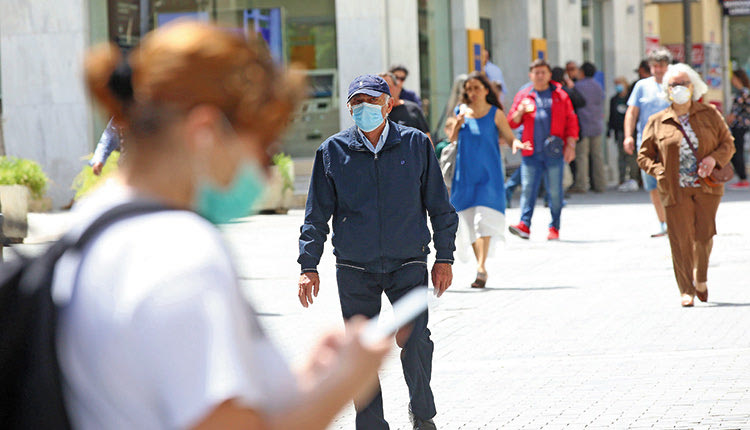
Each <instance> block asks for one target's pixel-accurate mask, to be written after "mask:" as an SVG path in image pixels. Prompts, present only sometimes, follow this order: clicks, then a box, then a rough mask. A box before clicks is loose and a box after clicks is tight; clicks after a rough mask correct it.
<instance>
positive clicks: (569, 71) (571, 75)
mask: <svg viewBox="0 0 750 430" xmlns="http://www.w3.org/2000/svg"><path fill="white" fill-rule="evenodd" d="M565 76H566V77H567V79H568V81H567V82H566V83H567V85H568V86H569V87H573V86H575V83H576V82H578V80H579V79H581V78H582V77H583V76H582V74H581V69H579V68H578V64H577V63H576V62H575V61H573V60H570V61H568V62H567V63H565Z"/></svg>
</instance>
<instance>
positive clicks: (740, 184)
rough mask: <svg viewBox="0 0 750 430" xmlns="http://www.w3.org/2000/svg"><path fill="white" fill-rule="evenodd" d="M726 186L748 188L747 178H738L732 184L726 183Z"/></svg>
mask: <svg viewBox="0 0 750 430" xmlns="http://www.w3.org/2000/svg"><path fill="white" fill-rule="evenodd" d="M727 188H729V189H730V190H747V189H750V182H748V181H747V179H744V180H739V181H737V182H735V183H734V184H729V185H727Z"/></svg>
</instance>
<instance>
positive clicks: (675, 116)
mask: <svg viewBox="0 0 750 430" xmlns="http://www.w3.org/2000/svg"><path fill="white" fill-rule="evenodd" d="M662 85H663V86H664V93H665V96H666V97H667V98H668V99H669V100H670V101H671V102H672V105H671V106H670V107H668V108H667V109H665V110H663V111H661V112H659V113H657V114H654V115H652V116H651V118H650V119H649V121H648V124H647V125H646V128H645V130H644V132H643V144H642V146H641V149H640V151H638V165H639V166H640V167H641V168H642V169H643V170H645V171H646V173H648V174H650V175H652V176H654V177H656V179H657V190H658V191H659V196H660V198H661V202H662V203H663V204H664V207H665V208H666V212H667V233H668V236H669V244H670V246H671V248H672V264H673V266H674V274H675V278H676V279H677V286H678V287H679V289H680V294H681V295H682V298H681V300H682V306H684V307H690V306H693V298H694V297H695V296H698V299H699V300H701V301H703V302H705V301H706V300H708V286H707V284H706V281H707V272H708V258H709V256H710V255H711V248H712V246H713V236H714V235H715V234H716V211H717V209H718V207H719V201H720V200H721V196H722V195H723V194H724V186H723V185H716V184H713V185H714V186H711V185H709V183H708V182H707V180H706V177H708V176H710V174H711V172H712V170H713V169H714V167H718V166H725V165H726V164H727V163H729V161H730V159H731V158H732V154H734V151H735V149H734V143H733V140H732V134H731V133H730V132H729V128H728V127H727V125H726V123H725V122H724V119H723V118H722V116H721V114H720V113H719V112H718V111H717V110H716V109H715V108H714V107H713V106H711V105H708V104H704V103H701V102H699V101H698V100H699V99H700V98H701V97H703V95H704V94H705V93H706V91H707V90H708V88H707V87H706V84H705V83H704V82H703V81H702V80H701V78H700V76H699V75H698V74H697V73H696V72H695V71H694V70H693V69H692V68H690V66H688V65H686V64H674V65H671V66H669V69H668V70H667V73H666V75H665V76H664V79H663V84H662ZM688 139H689V141H688ZM691 144H692V148H691Z"/></svg>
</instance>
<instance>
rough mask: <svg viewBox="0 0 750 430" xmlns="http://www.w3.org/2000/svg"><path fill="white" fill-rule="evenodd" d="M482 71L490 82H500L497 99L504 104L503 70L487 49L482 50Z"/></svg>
mask: <svg viewBox="0 0 750 430" xmlns="http://www.w3.org/2000/svg"><path fill="white" fill-rule="evenodd" d="M482 71H483V72H484V75H485V76H487V79H488V80H489V81H490V82H498V83H499V84H500V85H499V89H500V95H499V97H498V98H497V99H498V101H499V102H500V105H502V104H503V103H504V100H505V79H504V78H503V71H502V70H500V67H498V65H497V64H495V63H493V62H492V58H491V56H490V51H488V50H487V49H483V50H482Z"/></svg>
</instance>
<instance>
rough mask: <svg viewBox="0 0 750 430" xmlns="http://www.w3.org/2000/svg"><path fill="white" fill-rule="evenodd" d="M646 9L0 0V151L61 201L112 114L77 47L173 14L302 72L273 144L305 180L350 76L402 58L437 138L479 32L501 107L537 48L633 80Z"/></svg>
mask: <svg viewBox="0 0 750 430" xmlns="http://www.w3.org/2000/svg"><path fill="white" fill-rule="evenodd" d="M642 16H643V11H642V2H641V1H640V0H504V1H494V0H378V1H371V0H106V1H105V0H7V1H2V2H0V42H2V43H0V52H2V55H0V64H1V65H2V67H1V68H0V76H2V81H1V82H2V85H1V87H0V88H1V90H0V91H2V92H1V94H2V97H3V99H2V100H3V134H4V137H5V146H6V152H7V153H8V154H11V155H16V156H20V157H27V158H32V159H35V160H38V161H40V162H41V163H42V165H43V166H44V168H45V170H46V171H47V172H48V173H49V175H50V176H51V177H52V179H53V181H54V183H53V185H52V187H51V188H50V192H49V193H50V195H51V197H52V198H53V201H54V204H55V205H56V206H60V205H62V204H65V203H67V202H68V201H69V200H70V198H71V196H72V191H71V190H70V189H69V186H70V183H71V181H72V179H73V177H74V176H75V174H76V173H77V172H78V171H79V170H80V169H81V166H82V165H83V161H82V160H81V157H83V156H84V155H85V154H87V153H90V152H91V151H92V150H93V148H94V146H95V144H96V142H97V140H98V138H99V135H100V133H101V131H102V130H103V128H104V124H105V122H106V120H107V118H102V117H101V115H100V114H98V113H97V112H96V110H95V108H94V107H93V106H92V105H91V103H90V101H89V100H88V99H87V97H86V94H85V91H84V88H83V84H82V80H81V63H82V59H83V54H84V52H85V50H86V49H87V48H88V47H89V46H92V45H94V44H97V43H101V42H105V41H114V42H116V43H117V44H118V45H119V46H120V47H121V48H122V49H123V51H127V50H128V49H131V48H132V47H133V46H135V45H136V44H137V43H138V41H139V40H140V38H141V37H142V36H143V35H144V34H145V33H146V32H148V31H150V30H152V29H154V28H158V27H160V26H162V25H166V24H168V23H169V22H170V21H173V20H175V19H179V18H188V19H196V20H205V21H220V22H221V23H223V24H224V25H227V26H229V27H231V28H234V29H236V31H238V32H242V33H243V34H248V33H256V34H258V35H259V37H262V38H263V39H264V40H266V42H267V43H268V45H269V48H270V50H271V52H272V54H273V56H274V57H275V58H276V59H277V61H279V62H280V63H282V64H285V65H291V64H294V65H295V66H296V67H298V68H301V69H302V70H303V72H304V73H305V74H306V75H307V78H308V81H309V82H310V90H309V92H308V94H307V97H306V99H305V101H304V102H303V104H302V106H301V107H300V109H299V110H298V111H297V112H296V113H295V115H294V117H293V119H292V123H291V126H290V129H289V131H288V133H286V135H285V136H284V137H283V138H282V150H283V151H284V152H287V153H289V154H290V155H292V156H293V157H294V158H295V160H297V161H299V163H297V165H298V166H301V167H302V168H301V169H298V174H302V175H304V174H305V168H304V166H305V163H308V162H309V160H310V159H311V158H312V156H313V155H314V151H315V149H316V148H317V147H318V146H319V145H320V143H321V142H322V140H324V139H325V138H326V137H328V136H329V135H331V134H334V133H336V132H338V131H339V130H341V129H342V128H345V127H348V126H350V125H351V124H352V121H351V118H350V115H349V112H348V110H347V109H346V106H345V99H344V98H343V97H342V95H345V94H346V89H347V88H346V87H347V85H348V83H349V81H350V80H351V79H353V78H354V77H355V76H357V75H359V74H362V73H378V72H382V71H385V70H387V69H388V68H389V67H390V66H391V65H394V64H402V65H404V66H406V67H407V68H408V69H409V72H410V74H409V77H408V79H407V81H406V82H405V87H407V88H409V89H412V90H415V91H417V93H419V94H420V95H421V97H422V99H423V102H424V103H423V104H424V110H425V114H426V116H427V118H428V120H429V122H430V125H431V128H432V130H433V134H435V135H437V137H439V135H440V134H441V133H440V128H441V122H442V119H443V118H444V116H445V114H446V111H448V110H449V109H450V107H449V106H447V103H448V99H449V97H450V91H451V86H452V84H453V80H454V78H455V77H456V76H457V75H458V74H461V73H466V72H468V71H470V70H471V69H472V68H473V67H475V65H476V56H474V57H472V55H470V54H472V52H476V49H477V43H476V39H472V38H471V37H472V36H476V34H477V31H478V30H482V33H481V34H482V38H483V40H481V42H480V44H481V45H483V46H484V47H486V48H487V49H488V50H489V51H490V53H491V56H492V60H493V62H494V63H495V64H497V65H499V66H500V68H501V69H502V71H503V74H504V77H505V82H506V87H507V88H506V93H507V96H506V103H510V101H511V99H512V96H513V95H514V94H515V92H516V91H517V90H518V89H519V88H520V87H521V86H522V85H523V84H524V83H525V82H526V81H527V80H528V64H529V62H530V61H531V59H532V58H534V57H536V56H538V55H542V54H540V53H541V52H543V55H544V56H546V58H547V59H548V60H549V61H550V62H551V63H552V64H556V65H562V64H564V63H565V61H567V60H573V61H576V62H578V63H580V62H582V61H586V60H588V61H594V62H595V63H596V64H597V66H598V67H599V68H600V69H601V70H603V72H604V74H605V82H607V83H608V82H611V81H612V79H613V78H614V77H615V76H618V75H624V76H626V77H628V78H629V79H633V78H634V77H635V75H634V73H633V69H634V67H635V65H637V64H638V62H639V61H640V59H641V57H642V54H643V51H644V46H643V42H642V41H643V37H640V36H639V35H640V34H642ZM472 43H474V45H472ZM539 43H541V45H540V44H539ZM532 46H533V47H535V49H536V48H538V47H539V46H544V49H543V50H539V49H536V50H532ZM608 90H609V91H608V95H609V93H610V92H611V88H610V89H608Z"/></svg>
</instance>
